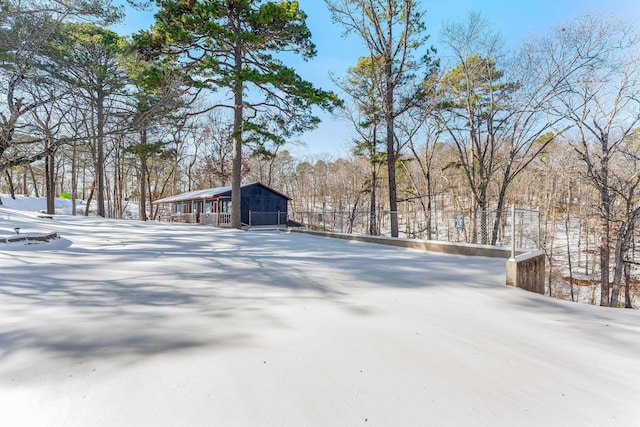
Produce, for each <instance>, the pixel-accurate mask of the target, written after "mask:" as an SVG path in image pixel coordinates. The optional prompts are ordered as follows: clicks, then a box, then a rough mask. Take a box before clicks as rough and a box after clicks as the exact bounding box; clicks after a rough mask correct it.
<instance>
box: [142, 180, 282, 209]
mask: <svg viewBox="0 0 640 427" xmlns="http://www.w3.org/2000/svg"><path fill="white" fill-rule="evenodd" d="M254 185H259V186H261V187H264V188H266V189H268V190H270V191H272V192H274V193H276V194H279V195H281V196H282V197H285V198H287V199H289V200H291V197H289V196H287V195H285V194H282V193H280V192H279V191H276V190H274V189H273V188H270V187H268V186H266V185H264V184H262V183H261V182H252V183H250V184H242V185H241V186H240V188H246V187H251V186H254ZM225 193H229V194H231V186H230V185H227V186H226V187H217V188H208V189H206V190H196V191H188V192H186V193H180V194H175V195H173V196H169V197H165V198H164V199H158V200H156V201H154V202H153V203H154V204H156V203H176V202H188V201H192V200H206V199H213V198H214V197H218V196H222V195H223V194H225Z"/></svg>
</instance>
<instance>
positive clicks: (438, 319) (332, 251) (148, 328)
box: [0, 206, 640, 427]
mask: <svg viewBox="0 0 640 427" xmlns="http://www.w3.org/2000/svg"><path fill="white" fill-rule="evenodd" d="M16 226H19V227H21V228H22V229H24V230H47V231H49V230H51V231H55V232H57V233H58V234H59V235H60V236H61V239H58V240H56V241H55V242H53V243H48V244H43V245H33V246H27V247H21V248H19V249H20V250H15V249H16V248H15V247H13V246H11V245H8V246H4V247H3V246H0V266H1V267H0V283H1V284H0V310H2V316H0V343H1V345H0V402H2V408H3V410H2V415H0V419H2V420H3V422H2V424H3V425H8V426H65V427H69V426H86V425H104V426H116V425H118V426H148V425H153V426H176V425H184V426H211V425H220V426H300V425H309V426H324V425H327V426H352V425H379V426H414V425H452V426H473V425H478V426H480V425H491V426H514V425H517V426H540V425H553V426H570V425H575V426H582V425H594V426H596V425H597V426H631V425H640V404H639V403H638V402H639V401H640V383H639V382H638V380H637V379H638V378H640V359H639V358H638V355H639V354H640V339H638V338H639V337H640V312H638V311H636V310H615V309H608V308H601V307H593V306H586V305H581V304H573V303H569V302H564V301H558V300H554V299H551V298H549V297H545V296H541V295H537V294H532V293H527V292H525V291H521V290H519V289H514V288H508V287H506V286H504V284H503V283H504V268H505V267H504V260H500V259H491V258H481V257H476V258H466V257H462V256H455V255H443V254H432V253H425V252H420V251H415V250H409V249H402V248H396V247H388V246H379V245H373V244H367V243H361V242H345V241H341V240H330V239H324V238H320V237H314V236H306V235H300V234H287V233H279V232H270V231H262V232H242V231H236V230H221V229H216V228H208V227H198V226H192V225H187V224H166V223H140V222H135V221H117V220H104V219H100V218H95V217H88V218H87V217H71V216H55V217H54V218H53V219H46V218H39V217H38V215H37V214H35V213H25V212H19V211H16V210H13V209H9V208H7V207H6V206H5V207H4V208H0V230H9V231H10V230H12V229H13V228H14V227H16Z"/></svg>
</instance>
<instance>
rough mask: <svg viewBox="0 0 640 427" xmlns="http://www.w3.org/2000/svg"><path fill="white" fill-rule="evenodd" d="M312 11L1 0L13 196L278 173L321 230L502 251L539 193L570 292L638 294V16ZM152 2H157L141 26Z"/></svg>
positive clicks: (110, 191) (558, 283)
mask: <svg viewBox="0 0 640 427" xmlns="http://www.w3.org/2000/svg"><path fill="white" fill-rule="evenodd" d="M299 3H300V6H301V7H300V8H298V6H299V5H298V2H295V1H282V2H268V1H248V0H242V1H241V0H237V1H222V0H221V1H209V2H193V1H181V2H173V1H159V2H157V3H156V4H141V3H139V4H135V5H127V8H126V9H124V8H122V7H118V6H113V5H112V4H110V3H109V2H107V1H103V0H91V1H89V0H74V1H71V2H58V1H56V0H39V1H38V0H27V1H18V0H0V10H1V11H2V15H1V18H0V88H1V91H2V94H3V101H2V104H0V173H1V174H2V177H1V178H0V191H2V192H5V193H8V194H11V195H14V194H15V193H23V194H32V195H39V194H44V195H46V197H47V199H48V200H49V201H50V202H49V203H48V209H47V210H48V211H49V212H50V213H54V211H55V207H54V205H53V200H54V198H55V197H56V196H59V195H61V194H64V195H68V196H69V197H70V198H71V199H72V200H73V201H75V200H76V199H82V200H86V201H88V202H89V203H87V207H88V208H87V210H86V211H85V212H82V214H89V207H90V206H92V204H91V203H90V202H91V201H92V200H94V201H95V202H96V203H94V205H93V206H96V207H95V213H96V214H98V215H101V216H108V217H112V218H122V217H123V216H125V213H126V212H127V203H129V202H132V201H135V202H136V204H137V206H139V212H138V217H139V218H140V219H142V220H148V219H156V218H157V215H158V211H157V209H158V207H157V206H156V205H154V204H153V201H154V200H157V199H160V198H162V197H165V196H168V195H171V194H176V193H180V192H183V191H191V190H197V189H203V188H211V187H218V186H226V185H236V184H238V183H239V181H240V180H241V181H243V182H252V181H261V182H263V183H264V184H266V185H268V186H271V187H273V188H275V189H278V190H280V191H282V192H284V193H286V194H288V195H289V196H291V197H292V201H291V205H290V207H289V210H290V213H291V216H292V218H294V219H296V220H300V221H301V222H307V223H308V225H309V226H315V227H322V228H324V229H327V228H328V229H332V230H336V231H343V232H362V233H369V234H389V235H392V236H400V237H409V238H424V239H447V240H452V241H463V242H467V243H482V244H501V243H504V242H503V241H502V238H503V237H504V235H505V232H504V230H505V229H506V228H507V225H506V224H507V217H508V215H507V214H506V212H507V210H508V207H510V206H518V207H519V208H521V211H520V212H522V215H523V217H524V215H527V216H526V219H525V220H524V222H525V223H526V226H525V225H523V227H529V228H534V229H537V232H536V233H534V234H536V239H535V240H536V241H535V243H534V246H539V247H541V248H542V249H544V250H545V253H546V254H547V259H548V270H549V274H548V276H547V277H548V292H549V294H555V295H556V296H563V297H567V298H571V299H574V300H577V299H584V298H585V296H586V298H587V300H588V301H589V302H591V303H596V304H601V305H610V306H627V307H631V306H632V305H633V303H632V301H633V297H634V292H638V282H637V280H636V279H635V278H634V277H635V276H636V275H635V274H634V272H633V269H634V266H635V265H637V264H638V263H640V259H638V258H636V250H635V246H636V245H635V242H636V232H635V226H636V222H637V219H638V217H640V199H639V197H638V194H637V191H638V184H640V173H639V169H638V165H637V162H638V160H639V159H640V156H639V155H640V135H639V133H638V132H639V131H638V129H639V127H638V125H639V123H638V122H639V121H640V75H639V72H638V68H639V67H640V57H639V56H638V55H639V52H638V47H639V46H640V44H639V43H640V39H639V38H638V31H637V30H638V29H637V27H636V25H637V24H632V23H630V22H629V21H626V20H625V19H623V18H620V17H616V16H614V15H612V14H610V13H603V11H601V10H595V9H594V10H590V11H589V10H574V9H571V10H570V12H573V14H572V15H571V17H570V19H566V20H564V22H558V23H557V25H554V26H547V24H546V23H545V25H540V26H539V27H540V28H538V26H536V28H534V32H532V33H531V35H529V36H525V35H524V34H523V33H522V31H525V30H527V28H520V31H521V33H520V34H519V35H518V36H516V37H515V39H517V41H513V38H512V39H511V40H510V41H509V42H505V41H504V39H503V38H502V36H501V34H500V33H499V32H498V30H496V27H495V26H494V24H493V23H492V20H493V18H494V17H493V16H492V15H490V14H488V15H486V16H485V15H481V14H478V13H474V12H471V13H467V14H464V15H461V14H460V12H459V11H458V12H457V14H456V16H454V18H455V19H453V18H452V19H447V18H446V15H443V23H442V25H438V26H437V27H436V28H433V26H435V25H437V24H434V23H433V21H429V20H430V19H432V18H431V17H430V15H429V11H428V10H426V8H424V7H423V5H424V2H416V1H410V0H403V1H391V0H376V1H371V0H370V1H365V0H350V1H347V0H342V1H330V0H327V1H325V2H314V4H313V6H312V7H313V12H314V13H313V15H311V16H310V17H309V18H307V16H306V15H305V14H304V13H303V12H302V11H304V10H305V5H310V3H309V2H304V1H301V2H299ZM489 3H490V2H489ZM202 5H205V6H206V7H204V6H202ZM436 5H438V3H436ZM132 6H135V7H136V8H137V10H142V11H140V12H136V13H140V14H141V15H137V16H138V17H140V16H145V17H149V16H154V13H156V12H157V14H156V15H155V18H154V19H151V20H150V21H149V22H148V25H147V26H142V27H137V28H135V34H133V31H131V30H133V28H132V27H131V23H130V22H131V21H130V19H129V20H128V21H123V18H124V17H125V11H129V12H130V11H131V10H134V9H131V7H132ZM271 6H273V7H272V8H270V7H271ZM276 6H277V7H276ZM426 6H428V5H426ZM310 7H311V6H310ZM609 7H617V8H618V10H619V11H621V12H622V13H625V14H626V17H627V18H630V17H632V16H633V13H637V12H638V10H637V6H633V3H632V2H629V4H627V3H625V2H622V3H621V4H616V5H614V6H609ZM438 8H442V6H441V5H438V6H436V7H435V9H436V11H437V10H438ZM625 8H626V9H625ZM634 8H635V10H633V9H634ZM144 10H146V11H147V12H144ZM232 12H233V13H232ZM236 12H237V13H236ZM558 12H559V14H563V16H567V15H566V14H567V13H569V12H568V11H566V10H565V11H560V10H558ZM234 13H236V15H234ZM630 15H631V16H630ZM234 17H235V18H237V19H235V20H234V19H233V18H234ZM327 17H329V18H330V19H331V20H332V23H330V22H324V24H323V25H324V26H323V27H322V28H323V29H322V32H323V33H328V34H333V35H334V36H335V35H340V34H342V33H345V35H346V37H347V38H346V39H344V40H345V41H343V42H337V43H336V42H334V45H333V46H332V47H331V49H332V50H333V51H336V52H341V54H342V55H345V56H335V55H334V57H333V58H334V59H335V58H339V59H338V60H335V61H333V62H331V61H326V60H324V61H321V62H320V63H317V62H314V61H315V59H314V57H316V55H317V49H319V47H320V46H321V45H319V46H318V47H316V46H314V45H313V41H314V40H315V33H314V34H313V36H314V37H312V33H313V31H312V32H309V28H308V27H307V26H306V22H307V19H308V20H309V22H314V25H318V24H317V20H318V19H321V18H322V19H326V18H327ZM497 17H498V18H500V16H497ZM205 18H206V19H205ZM145 19H146V18H145ZM550 21H551V20H547V21H546V22H550ZM211 22H215V23H216V25H217V26H215V28H214V29H212V28H211V27H212V25H208V24H207V23H211ZM427 22H430V25H431V26H430V25H429V24H425V23H427ZM636 22H637V21H636ZM234 23H236V24H238V25H237V28H238V34H236V35H237V36H238V37H236V38H233V37H234V36H235V35H234V34H231V33H229V34H227V33H226V32H225V31H226V30H225V29H229V28H236V27H234V26H233V25H234ZM144 24H145V20H144V19H142V20H139V21H138V25H144ZM242 25H244V27H242ZM151 26H152V28H151ZM240 29H243V31H245V32H244V33H242V35H240ZM116 30H117V31H116ZM212 31H213V32H212ZM430 33H433V34H434V35H435V36H434V37H430V36H429V35H430ZM226 36H228V41H225V42H224V43H223V40H226V39H225V37H226ZM320 38H321V40H323V41H322V43H323V44H324V43H327V42H326V39H327V36H326V35H324V34H323V35H322V36H321V37H320ZM238 40H242V43H244V44H242V45H239V44H238ZM225 43H226V44H225ZM233 43H236V45H235V46H236V47H237V46H240V47H239V48H238V49H237V50H236V51H235V53H236V54H237V53H238V52H242V53H243V54H246V55H247V56H245V57H243V58H244V61H245V62H244V65H243V66H241V67H240V68H234V67H233V63H232V61H227V60H228V59H229V58H234V56H233V53H234V50H233V49H232V47H233ZM338 43H342V44H338ZM342 46H348V48H343V47H342ZM352 46H353V49H352V48H351V47H352ZM225 49H226V50H225ZM252 49H253V50H252ZM347 57H348V58H350V62H348V64H347V61H348V60H347V59H346V58H347ZM235 59H238V56H237V55H236V57H235ZM253 60H255V63H252V62H250V61H253ZM261 61H262V62H261ZM247 64H248V65H247ZM328 64H331V65H328ZM226 66H229V68H224V67H226ZM251 67H255V68H251ZM248 70H249V71H250V72H249V71H248ZM298 72H299V73H300V75H299V74H297V73H298ZM304 72H307V73H309V75H310V76H311V77H309V79H310V81H306V80H304V79H303V78H302V77H305V76H306V75H305V74H304ZM301 75H302V77H301ZM320 75H322V76H321V77H319V76H320ZM315 85H318V86H319V87H322V88H324V89H326V88H328V89H331V90H332V91H331V92H327V91H324V90H322V89H320V88H319V87H316V86H315ZM243 90H244V93H242V94H241V95H242V98H238V94H239V93H238V92H239V91H240V92H242V91H243ZM238 99H240V100H241V101H240V102H238ZM240 107H242V108H240ZM240 110H242V113H241V115H238V113H239V111H240ZM242 114H244V115H242ZM319 119H325V121H326V122H329V126H325V127H322V125H321V124H320V121H319ZM319 129H320V130H319ZM309 135H311V136H309ZM324 141H326V143H327V146H328V147H333V150H334V152H335V151H336V147H337V146H339V147H340V148H339V150H341V151H340V152H338V153H335V154H319V152H320V150H318V146H319V145H320V144H322V143H323V142H324ZM240 147H242V148H240ZM312 147H313V148H312ZM234 174H235V176H234ZM532 212H533V213H532ZM311 218H313V220H314V222H313V224H311ZM318 218H322V221H321V224H320V223H318V221H317V220H318ZM461 221H462V226H461ZM623 290H624V291H623Z"/></svg>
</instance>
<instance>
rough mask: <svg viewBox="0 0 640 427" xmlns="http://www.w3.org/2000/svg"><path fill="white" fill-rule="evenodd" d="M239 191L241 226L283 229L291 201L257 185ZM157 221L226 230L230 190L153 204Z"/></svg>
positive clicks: (195, 193) (191, 194) (197, 193)
mask: <svg viewBox="0 0 640 427" xmlns="http://www.w3.org/2000/svg"><path fill="white" fill-rule="evenodd" d="M240 191H241V195H240V198H241V214H240V215H241V218H242V222H243V224H247V225H251V226H259V225H286V223H287V215H288V206H289V200H291V198H290V197H289V196H286V195H284V194H282V193H280V192H279V191H276V190H274V189H273V188H270V187H268V186H266V185H264V184H262V183H261V182H253V183H251V184H244V185H242V186H241V187H240ZM154 204H158V205H161V214H160V216H159V219H160V220H161V221H170V222H188V223H200V224H211V225H217V226H222V227H224V226H228V225H229V224H230V223H231V209H232V206H231V186H227V187H218V188H210V189H207V190H198V191H189V192H187V193H182V194H176V195H175V196H170V197H165V198H164V199H160V200H156V201H155V202H154Z"/></svg>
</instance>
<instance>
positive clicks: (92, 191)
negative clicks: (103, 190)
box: [84, 180, 96, 216]
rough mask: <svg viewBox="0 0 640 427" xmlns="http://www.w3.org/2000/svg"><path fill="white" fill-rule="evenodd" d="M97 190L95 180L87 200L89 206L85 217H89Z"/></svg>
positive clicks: (86, 208) (85, 210)
mask: <svg viewBox="0 0 640 427" xmlns="http://www.w3.org/2000/svg"><path fill="white" fill-rule="evenodd" d="M95 190H96V181H95V180H93V184H92V185H91V190H90V191H89V197H88V198H87V206H86V207H85V209H84V216H89V211H90V210H91V201H92V200H93V194H94V193H95Z"/></svg>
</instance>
